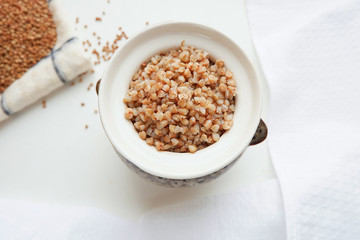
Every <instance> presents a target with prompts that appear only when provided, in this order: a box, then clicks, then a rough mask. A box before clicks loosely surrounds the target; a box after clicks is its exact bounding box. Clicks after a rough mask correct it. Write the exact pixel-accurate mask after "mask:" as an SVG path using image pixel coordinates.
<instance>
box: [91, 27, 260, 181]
mask: <svg viewBox="0 0 360 240" xmlns="http://www.w3.org/2000/svg"><path fill="white" fill-rule="evenodd" d="M179 24H181V25H189V26H195V27H198V28H202V29H205V30H206V31H211V32H215V33H216V34H218V35H220V36H221V37H223V38H225V39H227V40H228V41H229V42H230V43H231V44H232V45H233V46H235V47H236V48H237V50H238V51H240V52H241V53H242V54H243V57H244V58H245V60H246V61H247V64H248V66H247V68H248V71H250V72H251V73H252V74H253V76H254V80H255V84H256V88H257V91H258V95H259V99H258V100H259V107H258V111H257V112H256V113H255V114H256V119H258V122H260V118H261V112H262V105H263V94H262V88H261V84H260V81H259V76H258V74H257V72H256V71H255V68H254V65H253V63H252V62H251V61H250V60H249V57H248V56H247V54H246V53H245V52H244V51H243V50H242V49H241V47H240V46H239V45H238V44H236V43H235V42H234V41H233V40H232V39H231V38H229V37H228V36H226V35H225V34H223V33H222V32H220V31H219V30H216V29H214V28H212V27H209V26H206V25H203V24H199V23H194V22H188V21H166V22H162V23H157V24H153V25H151V26H148V27H147V28H146V29H142V30H140V31H138V32H137V33H136V34H134V35H133V36H131V37H130V38H129V39H128V40H127V41H126V42H124V43H123V44H122V45H121V46H120V47H119V48H118V49H117V51H116V52H115V54H114V55H113V57H112V58H111V59H110V61H109V63H108V64H107V66H106V67H105V70H104V72H103V76H102V78H101V79H102V82H104V81H103V80H104V79H106V78H107V75H108V73H109V71H110V69H111V68H112V67H113V66H112V65H113V62H114V61H115V60H114V59H115V58H116V56H117V55H118V54H120V52H121V50H122V49H124V48H126V47H127V46H128V45H129V44H130V43H131V41H132V39H136V38H138V37H140V36H141V35H143V34H145V33H147V32H150V31H153V30H154V29H157V28H161V27H164V26H169V25H179ZM101 85H102V84H100V87H99V95H98V106H99V115H100V119H101V124H102V126H103V129H104V131H105V134H106V135H107V137H108V139H109V141H110V142H111V144H112V145H113V147H114V149H115V150H116V152H117V153H118V154H119V155H120V157H121V158H123V159H124V160H126V161H129V162H131V163H132V164H134V165H135V166H137V167H138V168H140V169H141V170H143V171H144V172H146V173H149V174H151V175H154V176H157V177H164V178H170V179H193V178H198V177H203V176H206V175H209V174H212V173H214V172H216V171H218V170H220V169H221V168H224V167H226V166H227V165H229V164H231V163H232V162H233V161H234V160H236V159H237V158H238V157H240V156H241V154H242V153H243V152H244V151H245V150H246V149H247V147H248V146H249V144H250V142H251V138H249V139H248V141H247V144H246V145H245V146H244V147H243V148H242V149H240V150H238V151H236V154H233V155H232V158H231V159H228V160H227V161H223V164H222V165H221V166H218V167H216V168H213V169H212V170H207V171H206V172H205V171H204V172H202V173H198V174H192V175H191V174H185V175H184V174H182V175H171V174H170V175H169V174H163V173H159V172H157V171H156V170H154V169H153V168H147V167H146V166H144V165H141V164H137V163H135V162H133V161H132V159H131V157H129V156H127V155H126V154H125V153H124V152H123V151H122V148H121V146H120V145H119V144H117V141H116V139H115V137H114V136H113V134H112V133H111V129H109V128H110V127H109V126H107V124H106V117H105V116H104V113H103V111H101V109H102V107H101V106H102V102H103V101H102V99H103V97H104V96H105V95H106V94H104V88H102V87H101ZM258 122H256V123H255V122H254V123H253V124H252V127H253V131H252V132H253V134H255V132H256V129H257V126H258ZM139 140H141V139H139ZM141 141H143V140H141ZM176 154H183V153H176Z"/></svg>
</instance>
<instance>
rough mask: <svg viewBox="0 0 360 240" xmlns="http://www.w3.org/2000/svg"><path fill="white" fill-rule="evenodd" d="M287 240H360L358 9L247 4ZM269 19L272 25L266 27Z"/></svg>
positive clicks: (351, 3) (355, 5)
mask: <svg viewBox="0 0 360 240" xmlns="http://www.w3.org/2000/svg"><path fill="white" fill-rule="evenodd" d="M248 9H249V19H250V24H251V26H252V32H253V37H254V41H255V46H256V47H257V50H258V53H259V57H260V59H261V61H262V64H263V68H264V72H265V75H266V76H267V79H268V81H269V85H270V86H271V94H272V96H273V98H272V107H271V114H269V116H271V117H270V118H269V121H268V125H269V128H270V129H271V132H270V135H269V145H270V149H271V155H272V158H273V162H274V166H275V169H276V170H277V175H278V177H279V181H280V185H281V187H282V192H283V194H284V201H285V213H286V217H287V219H286V225H287V231H288V239H326V240H328V239H349V240H357V239H359V238H360V237H359V236H360V228H359V226H360V217H359V216H360V188H359V185H360V161H359V158H360V141H359V136H360V111H359V109H360V95H359V93H360V82H359V75H360V68H359V63H360V45H359V38H360V32H359V29H360V15H359V12H360V2H359V1H356V0H345V1H326V0H324V1H281V0H274V1H271V2H266V1H262V0H249V4H248ZM269 19H271V21H269Z"/></svg>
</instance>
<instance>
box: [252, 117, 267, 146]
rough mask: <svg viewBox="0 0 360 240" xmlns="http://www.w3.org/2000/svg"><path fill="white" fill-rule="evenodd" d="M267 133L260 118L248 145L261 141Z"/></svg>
mask: <svg viewBox="0 0 360 240" xmlns="http://www.w3.org/2000/svg"><path fill="white" fill-rule="evenodd" d="M267 134H268V129H267V126H266V124H265V123H264V121H263V120H262V119H260V122H259V126H258V128H257V129H256V132H255V135H254V137H253V138H252V140H251V142H250V144H249V145H250V146H252V145H256V144H259V143H261V142H262V141H264V140H265V139H266V137H267Z"/></svg>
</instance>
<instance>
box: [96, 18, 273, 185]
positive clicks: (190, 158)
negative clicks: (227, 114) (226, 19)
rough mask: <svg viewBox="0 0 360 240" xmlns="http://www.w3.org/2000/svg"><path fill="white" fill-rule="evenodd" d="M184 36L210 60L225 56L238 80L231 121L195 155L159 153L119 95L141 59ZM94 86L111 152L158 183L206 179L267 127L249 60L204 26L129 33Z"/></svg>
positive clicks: (178, 24) (176, 43)
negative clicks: (143, 137) (145, 138)
mask: <svg viewBox="0 0 360 240" xmlns="http://www.w3.org/2000/svg"><path fill="white" fill-rule="evenodd" d="M183 40H185V42H186V45H191V46H194V47H195V48H198V49H202V50H205V51H207V52H208V53H209V54H210V56H211V57H213V58H214V59H217V58H219V59H222V60H224V62H225V64H226V67H227V68H228V69H230V70H231V71H232V72H233V75H234V79H235V80H236V83H237V84H236V85H237V86H236V88H237V89H236V91H237V96H236V103H235V111H234V118H233V121H234V124H233V126H232V128H231V129H230V130H229V131H227V132H226V133H225V134H223V135H222V136H221V138H220V140H219V141H218V142H216V143H214V144H212V145H210V146H208V147H206V148H204V149H202V150H199V151H197V152H196V153H194V154H191V153H174V152H167V151H162V152H159V151H157V150H156V149H155V147H152V146H148V145H147V144H146V143H145V141H143V140H141V139H140V138H139V136H138V133H137V131H136V130H135V129H134V126H133V124H132V123H131V122H130V121H129V120H127V119H125V117H124V112H125V104H124V103H123V98H124V96H125V94H126V91H127V90H128V88H129V82H130V80H131V79H132V75H133V74H134V73H135V71H137V69H138V68H139V66H140V64H141V63H143V62H144V61H146V60H147V59H149V58H150V57H151V56H153V55H155V54H158V53H159V52H164V51H166V50H169V49H171V48H174V47H178V46H179V45H180V43H181V42H182V41H183ZM99 83H100V81H99ZM97 87H98V95H99V113H100V117H101V122H102V125H103V128H104V130H105V133H106V135H107V137H108V138H109V140H110V142H111V144H112V145H113V147H114V149H115V151H116V152H117V153H118V155H119V156H120V158H121V159H122V160H123V161H124V163H125V164H126V165H127V166H128V167H129V168H130V169H132V170H133V171H134V172H136V173H137V174H139V175H140V176H142V177H143V178H145V179H147V180H149V181H151V182H153V183H156V184H158V185H161V186H169V187H182V186H194V185H197V184H199V183H205V182H209V181H211V180H212V179H215V178H217V177H218V176H220V175H221V174H222V173H224V172H225V171H226V170H227V169H228V168H229V167H230V166H232V164H234V163H235V161H236V160H237V159H238V158H239V157H240V156H241V154H242V153H243V152H244V151H245V150H246V148H247V147H248V146H249V145H250V144H255V143H259V142H261V141H262V140H264V139H265V137H266V133H267V129H266V126H265V124H264V123H263V122H262V121H261V119H260V115H261V110H262V93H261V87H260V82H259V79H258V77H257V76H256V73H255V71H254V68H253V66H252V64H251V63H250V61H249V59H248V58H247V56H246V55H245V53H244V52H243V51H242V50H241V48H240V47H239V46H237V45H236V44H235V43H234V42H233V41H232V40H230V39H229V38H228V37H226V36H225V35H224V34H222V33H220V32H219V31H216V30H214V29H212V28H210V27H207V26H204V25H199V24H195V23H185V22H172V23H163V24H159V25H154V26H151V27H148V28H147V29H145V30H143V31H141V32H140V33H138V34H136V35H134V36H133V37H131V38H130V39H128V40H127V41H126V42H125V43H124V44H123V45H122V46H121V47H120V48H119V49H118V50H117V52H116V53H115V55H114V56H113V57H112V59H111V61H110V63H109V64H108V67H107V69H106V70H105V72H104V75H103V77H102V79H101V84H98V86H97ZM259 123H261V124H260V125H259ZM257 130H258V131H257ZM255 133H256V134H255Z"/></svg>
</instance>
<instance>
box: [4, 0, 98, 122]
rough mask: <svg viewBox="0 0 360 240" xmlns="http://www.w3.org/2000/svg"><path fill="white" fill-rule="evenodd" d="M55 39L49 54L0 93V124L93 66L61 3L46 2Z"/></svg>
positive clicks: (54, 0) (56, 1) (57, 1)
mask: <svg viewBox="0 0 360 240" xmlns="http://www.w3.org/2000/svg"><path fill="white" fill-rule="evenodd" d="M48 4H49V9H50V11H51V13H52V14H53V19H54V23H55V25H56V33H57V39H56V44H55V46H54V48H53V49H52V51H51V53H50V54H49V55H48V56H46V57H44V58H43V59H41V60H40V61H39V62H38V63H37V64H35V65H34V66H33V67H31V68H30V69H29V70H28V71H27V72H26V73H25V74H24V75H23V76H22V77H20V78H19V79H17V80H16V81H15V82H13V83H12V84H11V85H10V86H9V87H8V88H6V90H5V91H4V92H3V93H2V94H0V121H2V120H4V119H7V118H8V117H9V116H10V115H11V114H13V113H16V112H18V111H20V110H22V109H23V108H25V107H27V106H29V105H30V104H32V103H34V102H35V101H37V100H39V99H40V98H42V97H44V96H46V95H48V94H49V93H51V92H52V91H54V90H55V89H57V88H59V87H61V86H63V85H64V84H65V83H66V82H68V81H71V80H73V79H74V78H76V77H77V76H78V75H79V74H81V73H84V72H86V71H88V70H90V68H91V67H92V64H91V61H90V60H89V59H88V58H87V57H86V56H85V54H84V51H83V49H82V46H81V42H80V40H79V39H78V38H77V37H76V34H75V32H74V29H73V26H72V24H70V22H69V19H68V17H67V15H66V13H65V12H64V10H63V8H62V6H61V1H59V0H49V1H48Z"/></svg>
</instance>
